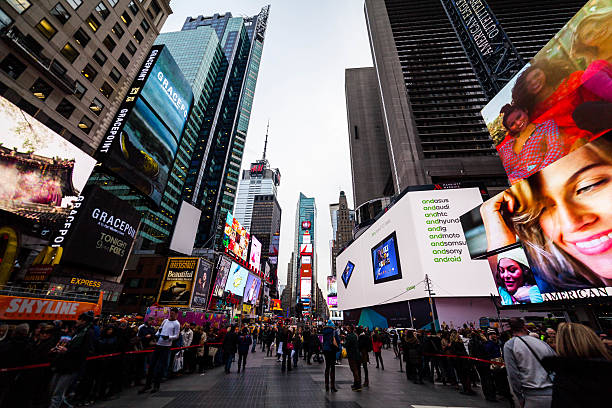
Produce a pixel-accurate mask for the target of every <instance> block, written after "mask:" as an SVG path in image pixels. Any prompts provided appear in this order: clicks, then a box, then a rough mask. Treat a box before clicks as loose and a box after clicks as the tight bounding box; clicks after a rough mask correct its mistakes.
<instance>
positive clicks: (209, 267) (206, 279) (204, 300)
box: [191, 258, 213, 309]
mask: <svg viewBox="0 0 612 408" xmlns="http://www.w3.org/2000/svg"><path fill="white" fill-rule="evenodd" d="M212 272H213V264H212V263H211V262H210V261H208V260H206V259H203V258H200V266H199V267H198V274H197V276H196V280H195V284H194V287H193V297H192V298H191V307H198V308H201V309H206V307H207V306H208V291H209V289H210V280H211V277H212Z"/></svg>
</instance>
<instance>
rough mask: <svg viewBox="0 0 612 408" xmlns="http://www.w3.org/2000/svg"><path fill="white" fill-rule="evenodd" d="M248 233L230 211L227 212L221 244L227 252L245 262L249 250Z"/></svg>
mask: <svg viewBox="0 0 612 408" xmlns="http://www.w3.org/2000/svg"><path fill="white" fill-rule="evenodd" d="M250 238H251V237H250V235H249V233H248V232H247V230H246V229H244V227H243V226H242V225H240V223H239V222H238V220H236V219H235V218H234V217H233V215H232V213H230V212H228V213H227V216H226V218H225V228H224V230H223V246H224V247H225V248H226V249H227V251H228V252H229V253H231V254H232V255H234V256H236V257H237V258H238V259H241V260H242V261H244V262H246V261H247V257H248V251H249V241H250Z"/></svg>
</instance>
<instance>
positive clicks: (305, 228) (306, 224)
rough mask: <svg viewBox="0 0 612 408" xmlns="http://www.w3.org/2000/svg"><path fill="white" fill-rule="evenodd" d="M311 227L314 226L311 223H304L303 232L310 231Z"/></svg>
mask: <svg viewBox="0 0 612 408" xmlns="http://www.w3.org/2000/svg"><path fill="white" fill-rule="evenodd" d="M311 226H312V224H311V223H310V221H302V229H303V230H309V229H310V227H311Z"/></svg>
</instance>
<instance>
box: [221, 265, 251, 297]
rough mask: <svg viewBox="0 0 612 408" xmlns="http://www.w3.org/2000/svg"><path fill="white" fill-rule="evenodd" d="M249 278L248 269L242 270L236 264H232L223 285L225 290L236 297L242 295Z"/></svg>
mask: <svg viewBox="0 0 612 408" xmlns="http://www.w3.org/2000/svg"><path fill="white" fill-rule="evenodd" d="M248 277H249V271H248V269H245V268H243V267H242V266H240V265H238V264H237V263H236V262H232V266H231V267H230V269H229V274H228V276H227V282H226V284H225V290H226V291H228V292H231V293H233V294H234V295H236V296H240V297H242V295H244V287H245V286H246V282H247V278H248Z"/></svg>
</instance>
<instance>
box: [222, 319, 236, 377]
mask: <svg viewBox="0 0 612 408" xmlns="http://www.w3.org/2000/svg"><path fill="white" fill-rule="evenodd" d="M222 347H223V363H225V374H229V373H230V369H231V367H232V362H233V361H234V357H235V355H236V350H237V348H238V335H237V334H236V326H231V327H230V329H229V330H228V332H227V334H226V335H225V338H224V339H223V346H222Z"/></svg>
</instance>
